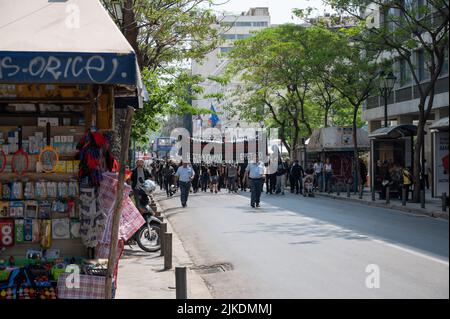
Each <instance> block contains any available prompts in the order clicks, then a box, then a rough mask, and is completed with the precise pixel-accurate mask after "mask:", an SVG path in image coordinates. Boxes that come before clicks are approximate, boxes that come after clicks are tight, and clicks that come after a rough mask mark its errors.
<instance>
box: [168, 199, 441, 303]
mask: <svg viewBox="0 0 450 319" xmlns="http://www.w3.org/2000/svg"><path fill="white" fill-rule="evenodd" d="M178 195H179V193H178ZM249 204H250V203H249V193H248V192H247V193H242V194H227V193H225V192H224V191H222V192H221V193H219V194H211V193H198V194H191V195H190V196H189V201H188V207H187V208H181V207H180V206H181V205H180V201H179V197H178V196H177V195H175V196H174V197H172V198H170V199H166V198H165V197H163V198H162V201H161V205H162V206H163V207H164V208H165V209H166V215H167V217H168V218H169V220H170V222H171V224H172V226H173V228H174V230H175V231H176V232H177V234H178V236H179V237H180V239H181V240H182V242H183V245H184V246H185V249H186V250H187V252H188V253H189V254H190V256H191V258H192V260H193V261H194V264H195V265H196V266H198V267H199V271H198V272H199V274H200V275H201V276H202V278H203V279H204V280H205V281H206V283H207V284H208V287H209V288H210V290H211V293H212V295H213V296H214V297H215V298H449V262H448V253H449V224H448V222H447V221H443V220H438V219H432V218H429V217H421V216H412V215H408V214H404V213H401V212H397V211H392V210H388V209H381V208H376V207H370V206H365V205H360V204H357V203H351V202H346V201H337V200H332V199H326V198H318V197H315V198H304V197H302V196H298V195H297V196H296V195H293V194H290V193H286V195H285V196H283V195H265V194H264V195H262V202H261V205H262V207H261V208H252V207H250V205H249ZM218 264H221V265H222V267H220V268H218V267H214V265H218ZM205 266H206V267H207V268H204V267H205ZM208 266H212V267H208ZM377 274H378V276H377ZM369 287H370V288H369Z"/></svg>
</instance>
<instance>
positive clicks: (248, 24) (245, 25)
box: [234, 21, 252, 27]
mask: <svg viewBox="0 0 450 319" xmlns="http://www.w3.org/2000/svg"><path fill="white" fill-rule="evenodd" d="M234 26H236V27H251V26H252V23H251V22H245V21H238V22H235V23H234Z"/></svg>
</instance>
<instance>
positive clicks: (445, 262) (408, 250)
mask: <svg viewBox="0 0 450 319" xmlns="http://www.w3.org/2000/svg"><path fill="white" fill-rule="evenodd" d="M369 238H370V237H369ZM370 239H371V240H372V241H374V242H376V243H379V244H384V245H386V246H389V247H392V248H396V249H398V250H402V251H404V252H407V253H410V254H412V255H416V256H419V257H422V258H426V259H428V260H432V261H435V262H437V263H440V264H442V265H444V266H447V267H448V266H449V263H448V261H444V260H442V259H439V258H435V257H431V256H428V255H425V254H422V253H419V252H417V251H414V250H412V249H408V248H404V247H402V246H399V245H395V244H391V243H388V242H385V241H384V240H381V239H372V238H370Z"/></svg>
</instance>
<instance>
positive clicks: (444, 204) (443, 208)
mask: <svg viewBox="0 0 450 319" xmlns="http://www.w3.org/2000/svg"><path fill="white" fill-rule="evenodd" d="M441 200H442V211H443V212H445V211H446V210H447V193H442V197H441Z"/></svg>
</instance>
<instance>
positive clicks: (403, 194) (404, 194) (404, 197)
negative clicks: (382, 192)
mask: <svg viewBox="0 0 450 319" xmlns="http://www.w3.org/2000/svg"><path fill="white" fill-rule="evenodd" d="M406 194H407V193H406V188H405V187H403V188H402V206H406Z"/></svg>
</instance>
